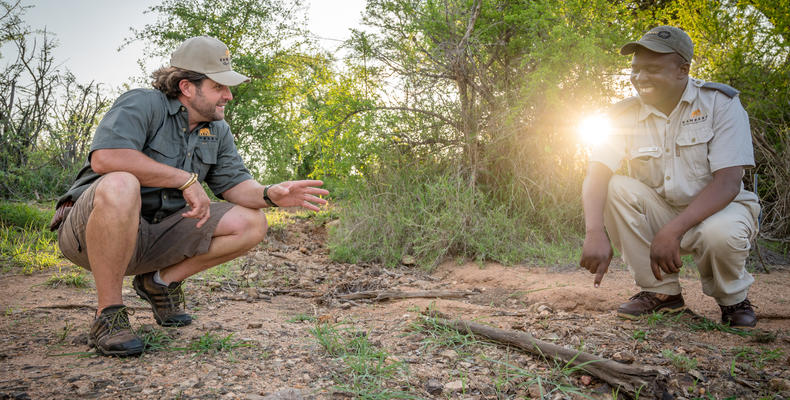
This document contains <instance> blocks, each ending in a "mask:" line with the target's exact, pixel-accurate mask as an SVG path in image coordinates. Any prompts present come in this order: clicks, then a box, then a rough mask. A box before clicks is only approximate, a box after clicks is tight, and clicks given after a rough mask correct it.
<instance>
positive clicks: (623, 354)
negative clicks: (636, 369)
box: [612, 351, 635, 364]
mask: <svg viewBox="0 0 790 400" xmlns="http://www.w3.org/2000/svg"><path fill="white" fill-rule="evenodd" d="M612 359H613V360H615V361H619V362H621V363H625V364H631V363H632V362H634V360H635V358H634V355H633V354H631V353H629V352H627V351H618V352H617V353H614V354H613V355H612Z"/></svg>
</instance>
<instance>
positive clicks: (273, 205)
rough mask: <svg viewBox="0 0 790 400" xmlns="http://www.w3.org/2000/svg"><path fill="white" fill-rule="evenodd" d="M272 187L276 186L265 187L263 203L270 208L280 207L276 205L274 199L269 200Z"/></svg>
mask: <svg viewBox="0 0 790 400" xmlns="http://www.w3.org/2000/svg"><path fill="white" fill-rule="evenodd" d="M272 186H274V185H266V186H264V187H263V201H265V202H266V204H267V205H268V206H269V207H279V206H278V205H277V204H274V202H273V201H272V199H270V198H269V188H270V187H272Z"/></svg>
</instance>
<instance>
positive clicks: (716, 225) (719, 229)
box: [697, 215, 750, 253]
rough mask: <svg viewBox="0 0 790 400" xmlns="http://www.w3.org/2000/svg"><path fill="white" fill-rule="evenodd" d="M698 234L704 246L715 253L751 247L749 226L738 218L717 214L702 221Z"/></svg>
mask: <svg viewBox="0 0 790 400" xmlns="http://www.w3.org/2000/svg"><path fill="white" fill-rule="evenodd" d="M697 235H699V236H698V239H699V240H700V241H701V242H702V243H703V246H704V247H705V248H706V249H708V250H709V251H713V252H715V253H721V252H732V251H745V250H748V249H749V248H750V243H749V242H750V240H749V228H748V227H747V226H745V225H744V224H743V223H741V222H739V221H737V220H733V219H728V218H722V217H719V216H717V215H713V216H712V217H709V218H708V219H707V220H705V221H703V222H702V223H700V225H699V226H698V228H697Z"/></svg>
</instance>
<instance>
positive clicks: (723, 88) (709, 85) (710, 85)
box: [702, 82, 740, 98]
mask: <svg viewBox="0 0 790 400" xmlns="http://www.w3.org/2000/svg"><path fill="white" fill-rule="evenodd" d="M702 87H703V88H705V89H713V90H718V91H720V92H722V93H724V95H725V96H727V97H729V98H733V97H735V96H737V95H738V93H740V92H739V91H738V90H737V89H735V88H733V87H732V86H730V85H725V84H723V83H717V82H705V83H704V84H703V85H702Z"/></svg>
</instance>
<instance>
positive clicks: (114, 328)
mask: <svg viewBox="0 0 790 400" xmlns="http://www.w3.org/2000/svg"><path fill="white" fill-rule="evenodd" d="M129 315H134V309H131V308H128V307H122V308H119V309H118V310H116V311H115V312H113V313H112V314H110V315H107V316H106V317H105V318H104V320H105V321H106V323H107V327H108V329H107V334H109V335H112V334H113V333H115V332H119V331H122V330H126V329H132V324H131V323H130V322H129Z"/></svg>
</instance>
